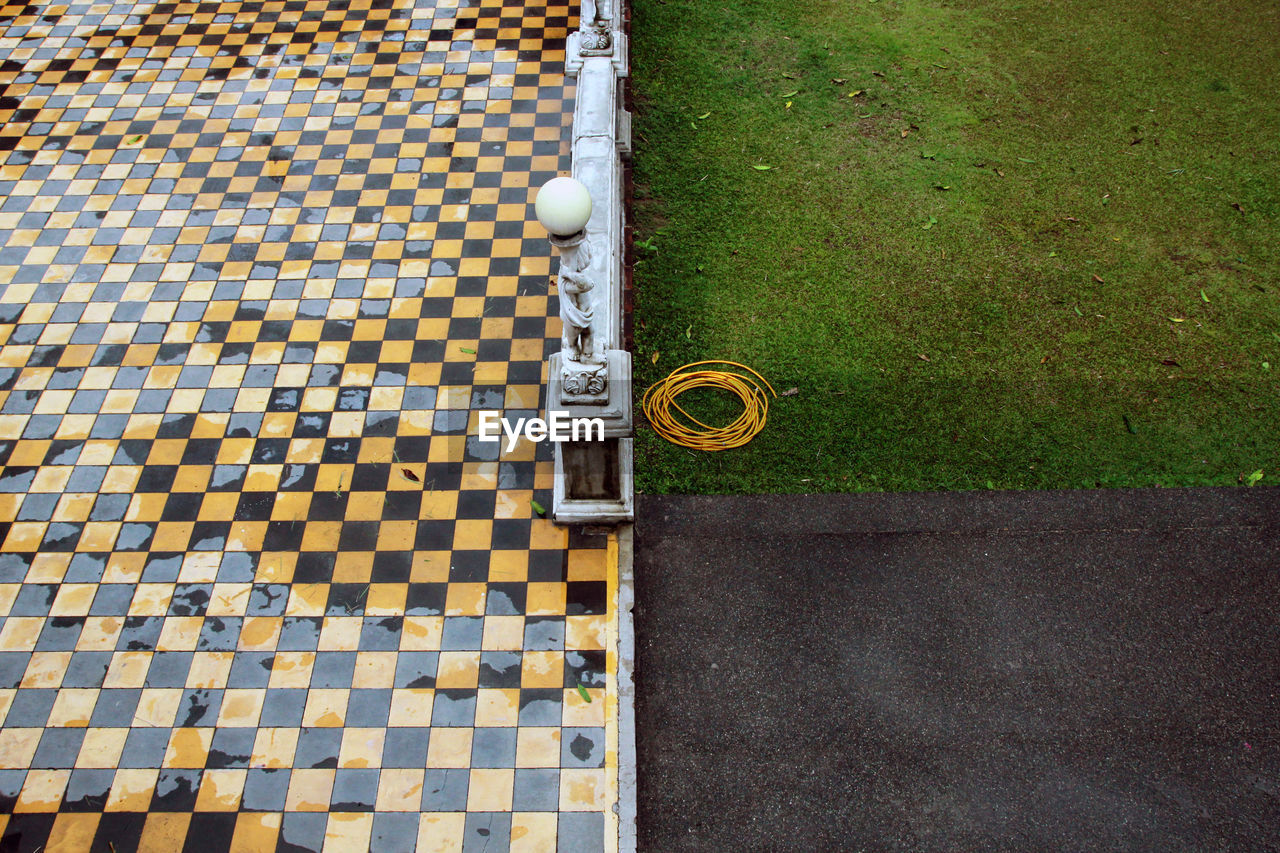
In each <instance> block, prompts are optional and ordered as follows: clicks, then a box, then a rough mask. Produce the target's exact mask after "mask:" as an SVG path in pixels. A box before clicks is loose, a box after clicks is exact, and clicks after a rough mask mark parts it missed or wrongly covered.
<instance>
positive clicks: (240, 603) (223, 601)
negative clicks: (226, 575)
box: [205, 583, 253, 616]
mask: <svg viewBox="0 0 1280 853" xmlns="http://www.w3.org/2000/svg"><path fill="white" fill-rule="evenodd" d="M252 593H253V584H251V583H215V584H214V585H213V591H212V593H210V595H209V607H208V609H207V610H206V611H205V612H206V615H207V616H242V615H244V611H245V609H246V608H247V607H248V606H249V596H250V595H251V594H252Z"/></svg>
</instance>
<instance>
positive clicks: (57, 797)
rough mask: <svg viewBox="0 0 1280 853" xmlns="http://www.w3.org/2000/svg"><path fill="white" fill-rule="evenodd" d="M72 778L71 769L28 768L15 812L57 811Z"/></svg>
mask: <svg viewBox="0 0 1280 853" xmlns="http://www.w3.org/2000/svg"><path fill="white" fill-rule="evenodd" d="M70 778H71V771H70V770H28V771H27V778H26V780H25V781H24V782H23V783H22V792H21V793H20V794H18V801H17V802H16V803H14V806H13V811H14V813H15V814H16V813H18V812H56V811H57V810H58V806H60V805H62V795H63V793H64V792H65V791H66V790H67V780H68V779H70Z"/></svg>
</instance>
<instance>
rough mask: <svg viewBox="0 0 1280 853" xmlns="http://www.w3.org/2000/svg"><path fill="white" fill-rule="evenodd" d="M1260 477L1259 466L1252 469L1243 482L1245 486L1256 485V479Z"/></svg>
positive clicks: (1260, 470)
mask: <svg viewBox="0 0 1280 853" xmlns="http://www.w3.org/2000/svg"><path fill="white" fill-rule="evenodd" d="M1261 479H1262V469H1261V468H1259V469H1258V470H1257V471H1254V472H1253V473H1252V474H1250V475H1249V476H1248V477H1245V478H1244V484H1245V485H1246V486H1256V485H1258V481H1259V480H1261Z"/></svg>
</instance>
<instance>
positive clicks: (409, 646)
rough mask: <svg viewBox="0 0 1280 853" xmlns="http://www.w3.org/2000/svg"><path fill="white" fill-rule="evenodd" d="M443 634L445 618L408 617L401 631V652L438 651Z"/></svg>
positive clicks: (405, 618)
mask: <svg viewBox="0 0 1280 853" xmlns="http://www.w3.org/2000/svg"><path fill="white" fill-rule="evenodd" d="M443 633H444V617H443V616H406V617H404V624H403V625H402V626H401V629H400V651H403V652H410V651H415V652H434V651H437V650H438V649H439V648H440V639H441V637H442V635H443Z"/></svg>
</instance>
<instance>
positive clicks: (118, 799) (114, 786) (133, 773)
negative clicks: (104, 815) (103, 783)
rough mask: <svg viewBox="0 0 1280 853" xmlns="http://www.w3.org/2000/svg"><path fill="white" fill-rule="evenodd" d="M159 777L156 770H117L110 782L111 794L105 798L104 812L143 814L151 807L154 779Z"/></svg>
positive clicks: (158, 772) (154, 785)
mask: <svg viewBox="0 0 1280 853" xmlns="http://www.w3.org/2000/svg"><path fill="white" fill-rule="evenodd" d="M159 775H160V771H159V770H158V769H157V768H154V767H153V768H144V769H128V770H124V769H122V770H117V771H116V774H115V778H114V779H113V780H112V782H111V793H110V794H109V795H108V796H107V804H106V806H104V810H105V811H109V812H113V811H114V812H145V811H147V809H148V808H149V807H150V806H151V795H152V794H153V793H154V792H155V787H156V777H157V776H159Z"/></svg>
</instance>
